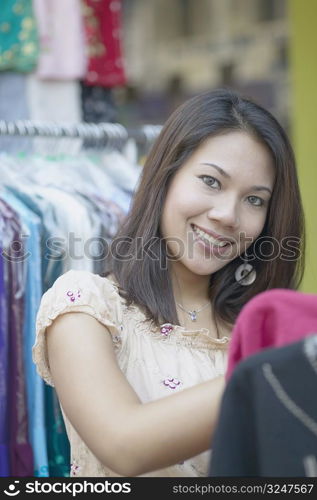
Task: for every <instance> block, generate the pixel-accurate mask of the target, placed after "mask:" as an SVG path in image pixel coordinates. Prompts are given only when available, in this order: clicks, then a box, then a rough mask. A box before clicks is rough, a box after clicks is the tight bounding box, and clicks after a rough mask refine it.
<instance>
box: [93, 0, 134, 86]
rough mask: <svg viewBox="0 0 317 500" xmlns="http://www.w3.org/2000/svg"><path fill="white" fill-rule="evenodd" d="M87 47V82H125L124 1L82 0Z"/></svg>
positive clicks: (98, 83) (103, 83) (107, 84)
mask: <svg viewBox="0 0 317 500" xmlns="http://www.w3.org/2000/svg"><path fill="white" fill-rule="evenodd" d="M83 5H84V8H83V14H84V25H85V32H86V40H87V42H86V43H87V46H88V70H87V74H86V77H85V83H87V84H88V85H102V86H104V87H115V86H118V85H124V84H125V83H126V76H125V71H124V65H123V58H122V47H121V0H83Z"/></svg>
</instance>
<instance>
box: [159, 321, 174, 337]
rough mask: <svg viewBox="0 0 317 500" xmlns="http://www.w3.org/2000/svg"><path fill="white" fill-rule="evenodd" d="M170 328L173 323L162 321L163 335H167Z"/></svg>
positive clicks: (171, 328)
mask: <svg viewBox="0 0 317 500" xmlns="http://www.w3.org/2000/svg"><path fill="white" fill-rule="evenodd" d="M172 330H173V325H172V324H171V323H164V325H161V334H162V335H165V337H167V336H168V335H169V334H170V333H171V331H172Z"/></svg>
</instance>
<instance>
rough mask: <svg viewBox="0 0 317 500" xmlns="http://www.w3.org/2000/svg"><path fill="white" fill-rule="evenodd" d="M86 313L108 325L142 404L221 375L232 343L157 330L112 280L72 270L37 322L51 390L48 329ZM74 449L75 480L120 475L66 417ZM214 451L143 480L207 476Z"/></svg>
mask: <svg viewBox="0 0 317 500" xmlns="http://www.w3.org/2000/svg"><path fill="white" fill-rule="evenodd" d="M75 311H77V312H84V313H87V314H90V315H91V316H93V317H94V318H96V319H97V320H98V321H99V322H100V323H102V324H103V325H105V326H106V327H107V329H108V330H109V333H110V334H111V336H112V340H113V347H114V351H115V355H116V358H117V362H118V365H119V367H120V369H121V370H122V372H123V373H124V375H125V376H126V378H127V380H128V382H129V383H130V384H131V385H132V387H133V388H134V390H135V392H136V393H137V394H138V396H139V398H140V400H141V401H142V402H148V401H152V400H155V399H158V398H161V397H164V396H167V395H168V394H172V393H175V392H176V391H180V390H182V389H184V388H186V387H191V386H193V385H196V384H198V383H200V382H203V381H206V380H210V379H213V378H215V377H217V376H219V375H223V374H224V373H225V369H226V362H227V346H228V342H229V339H228V337H223V338H222V339H215V338H213V337H210V335H209V332H208V330H206V329H200V330H186V329H185V328H183V327H181V326H178V325H169V327H168V328H167V327H166V325H162V326H161V328H160V327H157V326H156V325H155V324H154V323H153V322H152V321H149V320H147V319H146V317H145V316H144V314H143V313H142V312H141V310H140V309H139V308H138V307H136V306H134V305H131V306H129V307H128V306H127V305H126V303H125V301H124V299H122V298H121V297H120V295H119V293H118V289H117V286H116V284H115V283H114V282H113V281H112V280H111V279H110V278H102V277H101V276H98V275H95V274H92V273H90V272H87V271H73V270H72V271H69V272H67V273H65V274H64V275H62V276H61V277H59V278H58V279H57V280H56V281H55V283H54V285H53V287H52V288H50V289H49V290H48V291H47V292H46V293H45V294H44V295H43V297H42V301H41V306H40V309H39V312H38V315H37V322H36V335H37V336H36V342H35V344H34V346H33V360H34V362H35V363H36V365H37V370H38V373H39V374H40V375H41V377H42V378H43V379H44V380H45V381H46V382H47V384H50V385H52V386H53V381H52V377H51V373H50V369H49V365H48V359H47V349H46V338H45V331H46V328H47V327H48V326H50V325H51V324H52V322H53V321H54V320H55V319H56V318H57V317H58V316H59V315H60V314H64V313H67V312H75ZM64 420H65V425H66V429H67V434H68V437H69V441H70V447H71V471H70V475H71V476H83V477H93V476H116V475H117V474H115V473H114V472H113V471H111V470H110V469H109V468H107V467H105V466H104V465H103V464H101V463H100V462H99V461H98V460H97V458H96V457H95V456H94V455H93V454H92V452H91V451H90V450H89V449H88V448H87V446H86V445H85V443H84V442H83V441H82V439H81V438H80V436H79V435H78V434H77V432H76V431H75V429H74V428H73V427H72V425H71V423H70V422H69V421H68V419H67V417H66V416H65V415H64ZM209 457H210V453H209V452H208V451H207V452H204V453H202V454H200V455H197V456H196V457H193V458H191V459H189V460H186V461H185V462H183V463H180V464H175V465H173V466H171V467H168V468H165V469H162V470H157V471H154V472H151V473H149V474H145V476H152V477H160V476H161V477H164V476H183V477H186V476H205V475H206V473H207V468H208V461H209Z"/></svg>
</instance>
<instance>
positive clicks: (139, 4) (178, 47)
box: [0, 0, 317, 293]
mask: <svg viewBox="0 0 317 500" xmlns="http://www.w3.org/2000/svg"><path fill="white" fill-rule="evenodd" d="M121 5H122V50H123V62H124V67H125V72H126V84H125V85H122V86H120V85H119V86H114V87H113V88H111V102H112V105H113V107H112V109H111V113H109V119H110V120H111V121H113V122H119V123H122V124H123V125H124V126H126V127H137V126H139V125H142V124H163V123H164V121H165V120H166V118H167V117H168V116H169V115H170V113H171V112H172V111H173V110H174V109H175V108H176V107H177V106H178V105H179V104H181V103H182V102H183V101H185V100H186V99H187V98H188V97H190V96H192V95H195V94H197V93H199V92H202V91H205V90H208V89H213V88H217V87H220V86H229V87H232V88H234V89H237V90H240V91H242V92H243V93H244V94H247V95H248V96H250V97H252V98H254V99H256V100H257V101H258V102H259V103H260V104H262V105H263V106H265V107H266V108H268V109H269V110H270V111H271V112H272V113H273V114H274V115H275V116H276V117H277V118H278V120H279V121H280V122H281V123H282V125H283V126H284V127H285V129H286V131H287V133H288V134H289V136H290V139H291V141H292V143H293V145H294V148H295V153H296V157H297V161H298V170H299V178H300V185H301V191H302V195H303V201H304V209H305V213H306V223H307V264H306V272H305V277H304V281H303V284H302V290H303V291H305V292H309V293H317V286H316V282H317V250H316V248H317V231H316V215H317V210H316V201H315V199H316V195H315V192H316V186H317V141H316V138H315V135H316V132H315V131H316V124H315V116H316V111H317V95H316V90H315V87H316V78H317V59H316V49H317V34H316V33H317V30H316V25H315V22H316V21H315V20H316V19H317V2H316V0H122V3H121ZM1 85H2V82H1V74H0V110H3V102H2V103H1V99H3V100H4V99H6V97H5V95H6V93H5V92H4V89H3V88H1ZM15 98H18V96H15ZM5 104H6V107H8V104H9V107H10V108H11V109H10V119H12V120H18V119H26V118H28V117H27V116H23V115H21V113H20V114H17V115H16V116H15V115H14V110H15V102H14V101H13V100H12V103H11V104H10V103H8V102H7V101H6V103H5ZM63 112H64V110H63V103H62V102H61V103H60V120H62V121H67V116H65V114H63ZM78 117H79V120H80V121H83V120H84V117H83V115H81V114H79V115H78ZM4 118H6V117H4ZM49 118H50V117H49V116H46V119H49ZM0 119H3V116H2V117H0ZM57 119H58V110H56V109H55V114H54V116H52V120H57ZM0 145H1V141H0ZM19 148H20V145H19V144H18V142H17V152H18V151H19Z"/></svg>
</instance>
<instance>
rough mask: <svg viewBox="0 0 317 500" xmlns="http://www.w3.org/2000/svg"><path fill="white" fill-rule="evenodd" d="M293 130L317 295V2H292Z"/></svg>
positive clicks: (307, 287)
mask: <svg viewBox="0 0 317 500" xmlns="http://www.w3.org/2000/svg"><path fill="white" fill-rule="evenodd" d="M288 7H289V19H290V64H291V73H290V76H291V99H292V102H291V107H292V110H291V119H292V123H291V129H292V132H291V133H292V137H291V139H292V143H293V146H294V148H295V154H296V158H297V163H298V171H299V180H300V186H301V192H302V197H303V202H304V210H305V216H306V227H307V261H306V271H305V276H304V281H303V284H302V287H301V289H302V291H304V292H309V293H317V1H316V0H289V5H288Z"/></svg>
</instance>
